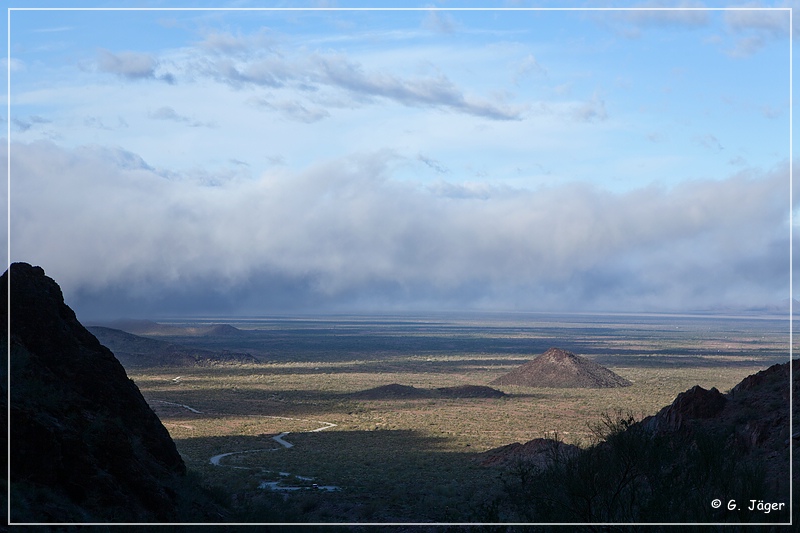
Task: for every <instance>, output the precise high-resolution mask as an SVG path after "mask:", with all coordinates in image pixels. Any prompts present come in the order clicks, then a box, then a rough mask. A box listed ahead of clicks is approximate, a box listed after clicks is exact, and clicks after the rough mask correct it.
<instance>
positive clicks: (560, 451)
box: [475, 439, 580, 468]
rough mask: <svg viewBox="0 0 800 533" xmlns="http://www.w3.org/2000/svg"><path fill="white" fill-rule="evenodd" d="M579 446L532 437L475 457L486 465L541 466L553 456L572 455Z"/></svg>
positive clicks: (549, 461) (564, 456)
mask: <svg viewBox="0 0 800 533" xmlns="http://www.w3.org/2000/svg"><path fill="white" fill-rule="evenodd" d="M579 451H580V448H578V447H577V446H574V445H572V444H566V443H564V442H561V441H557V440H553V439H533V440H529V441H528V442H526V443H525V444H520V443H519V442H514V443H512V444H507V445H505V446H501V447H499V448H492V449H491V450H489V451H486V452H483V453H481V454H479V455H478V456H477V457H476V459H475V460H476V462H477V463H478V464H479V465H481V466H488V467H506V468H508V467H513V466H515V465H516V464H519V463H526V464H529V465H533V466H537V467H539V468H543V467H545V466H547V465H548V464H549V463H551V462H552V461H553V460H554V459H555V458H560V459H562V460H563V459H564V458H567V457H572V456H574V455H575V454H577V453H578V452H579Z"/></svg>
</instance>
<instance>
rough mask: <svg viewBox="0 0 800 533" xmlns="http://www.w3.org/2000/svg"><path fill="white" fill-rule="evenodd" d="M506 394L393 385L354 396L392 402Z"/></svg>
mask: <svg viewBox="0 0 800 533" xmlns="http://www.w3.org/2000/svg"><path fill="white" fill-rule="evenodd" d="M503 396H505V393H504V392H502V391H499V390H497V389H493V388H491V387H486V386H483V385H458V386H456V387H439V388H437V389H419V388H417V387H412V386H410V385H400V384H399V383H391V384H389V385H381V386H379V387H375V388H372V389H367V390H363V391H360V392H356V393H353V394H352V397H353V398H357V399H361V400H392V399H414V398H501V397H503Z"/></svg>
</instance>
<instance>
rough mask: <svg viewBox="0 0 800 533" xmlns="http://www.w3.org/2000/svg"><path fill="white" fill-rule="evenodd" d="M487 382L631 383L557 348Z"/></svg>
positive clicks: (571, 385) (530, 384)
mask: <svg viewBox="0 0 800 533" xmlns="http://www.w3.org/2000/svg"><path fill="white" fill-rule="evenodd" d="M491 384H492V385H522V386H524V387H554V388H579V387H581V388H610V387H628V386H630V385H631V382H630V381H628V380H627V379H625V378H622V377H620V376H618V375H617V374H615V373H614V372H612V371H610V370H609V369H607V368H604V367H602V366H600V365H598V364H597V363H595V362H593V361H589V360H588V359H585V358H583V357H580V356H577V355H575V354H574V353H571V352H567V351H565V350H561V349H559V348H550V349H549V350H547V351H546V352H544V353H543V354H541V355H540V356H538V357H537V358H536V359H534V360H533V361H530V362H529V363H525V364H524V365H522V366H521V367H519V368H516V369H514V370H512V371H511V372H509V373H508V374H506V375H504V376H500V377H499V378H497V379H496V380H494V381H492V382H491Z"/></svg>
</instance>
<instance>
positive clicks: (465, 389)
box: [436, 385, 506, 398]
mask: <svg viewBox="0 0 800 533" xmlns="http://www.w3.org/2000/svg"><path fill="white" fill-rule="evenodd" d="M436 392H438V393H439V394H440V395H442V396H444V397H447V398H502V397H503V396H505V395H506V393H505V392H503V391H499V390H497V389H493V388H492V387H487V386H485V385H458V386H457V387H439V388H438V389H436Z"/></svg>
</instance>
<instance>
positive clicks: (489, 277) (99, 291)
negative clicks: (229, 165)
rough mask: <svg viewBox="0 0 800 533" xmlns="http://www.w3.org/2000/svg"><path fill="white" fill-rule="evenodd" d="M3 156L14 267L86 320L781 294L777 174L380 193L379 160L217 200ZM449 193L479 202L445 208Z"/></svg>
mask: <svg viewBox="0 0 800 533" xmlns="http://www.w3.org/2000/svg"><path fill="white" fill-rule="evenodd" d="M12 155H13V157H12V160H11V163H12V167H11V168H12V199H11V200H12V201H11V204H12V207H11V208H12V212H11V221H12V227H11V238H12V260H15V261H18V260H21V261H28V262H32V263H36V264H40V265H41V266H43V267H44V268H45V270H46V271H47V272H48V274H49V275H51V276H53V277H54V278H55V279H56V280H57V281H58V282H59V283H60V284H61V285H62V288H63V289H64V291H65V294H66V296H67V298H68V300H69V299H70V298H71V299H72V302H73V304H74V305H76V306H77V308H78V309H79V311H81V312H84V313H88V314H92V313H94V314H109V313H110V314H117V315H130V314H145V313H147V314H154V313H158V312H162V313H191V312H195V313H213V312H217V313H258V312H262V313H263V312H280V311H302V310H305V311H320V310H342V309H343V310H359V309H361V310H364V309H377V308H380V309H390V310H391V309H404V308H409V309H418V308H487V309H527V310H599V309H602V310H676V309H697V308H708V307H714V306H719V305H732V304H738V305H760V304H764V303H773V301H774V300H775V299H776V298H777V299H779V298H781V297H786V296H788V280H789V272H788V245H789V243H788V236H789V227H788V216H789V213H788V211H789V202H788V198H787V194H788V177H787V175H786V170H787V169H786V168H779V169H775V170H773V171H771V172H766V173H758V172H742V173H739V174H735V175H733V176H731V177H729V178H727V179H724V180H719V181H710V180H709V181H694V182H686V183H683V184H681V185H678V186H675V187H674V188H672V189H665V188H660V187H656V186H648V187H644V188H641V189H638V190H634V191H631V192H628V193H624V194H615V193H611V192H608V191H604V190H602V189H599V188H597V187H594V186H592V185H590V184H573V185H566V186H558V187H551V188H542V189H539V190H536V191H531V190H516V189H508V188H497V187H492V186H491V185H489V184H483V185H475V184H471V185H464V184H458V183H455V182H454V183H448V182H446V181H443V182H440V184H439V185H438V186H437V187H422V186H418V185H417V184H413V183H409V182H407V181H398V180H395V179H393V169H394V168H396V167H397V166H398V165H401V164H406V163H408V161H404V160H403V159H402V158H401V157H400V156H398V155H396V154H395V153H393V152H377V153H370V154H361V155H353V156H350V157H346V158H341V159H338V160H332V161H328V162H326V163H321V164H318V165H316V166H314V167H312V168H308V169H307V170H305V171H303V172H300V173H289V172H281V170H280V169H276V171H275V172H274V173H268V174H266V175H264V176H262V177H260V178H258V179H246V178H239V179H233V180H228V181H225V182H224V183H222V184H221V185H219V184H218V185H217V186H208V185H206V184H204V183H201V182H198V181H195V180H191V179H175V176H172V175H170V174H169V173H164V172H161V171H158V170H156V169H153V168H151V167H150V166H149V165H148V164H147V163H146V162H144V161H143V160H141V158H138V156H136V155H135V154H131V153H128V152H125V151H122V150H112V149H107V148H106V149H100V148H83V149H79V150H74V151H68V150H65V149H62V148H60V147H57V146H56V145H54V144H52V143H48V142H40V143H33V144H27V145H26V144H13V145H12ZM21 176H24V179H21V178H20V177H21ZM165 176H167V177H165ZM15 177H16V179H15ZM444 177H447V176H446V175H444ZM459 187H460V188H462V189H464V190H467V189H471V190H480V192H481V194H479V195H475V194H472V195H469V194H463V195H455V194H449V193H448V192H447V191H450V192H452V191H453V190H456V189H458V188H459Z"/></svg>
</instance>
